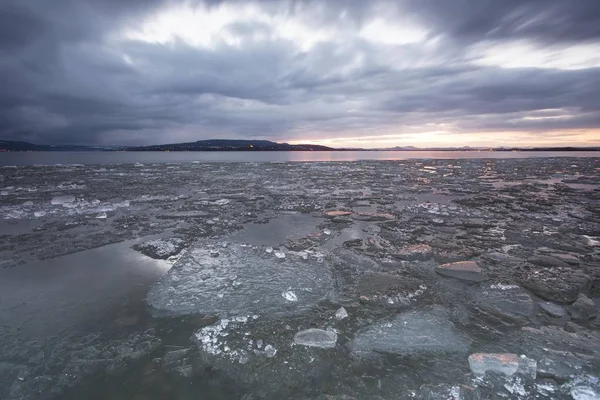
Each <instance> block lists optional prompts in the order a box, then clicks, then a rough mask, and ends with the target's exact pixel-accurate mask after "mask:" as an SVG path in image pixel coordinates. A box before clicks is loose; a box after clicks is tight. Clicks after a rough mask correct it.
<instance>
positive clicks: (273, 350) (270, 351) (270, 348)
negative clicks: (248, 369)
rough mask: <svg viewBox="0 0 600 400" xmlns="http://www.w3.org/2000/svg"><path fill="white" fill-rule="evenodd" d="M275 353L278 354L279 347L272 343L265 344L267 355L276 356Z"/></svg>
mask: <svg viewBox="0 0 600 400" xmlns="http://www.w3.org/2000/svg"><path fill="white" fill-rule="evenodd" d="M275 354H277V349H276V348H275V347H273V346H271V345H270V344H268V345H266V346H265V355H266V356H267V357H269V358H272V357H275Z"/></svg>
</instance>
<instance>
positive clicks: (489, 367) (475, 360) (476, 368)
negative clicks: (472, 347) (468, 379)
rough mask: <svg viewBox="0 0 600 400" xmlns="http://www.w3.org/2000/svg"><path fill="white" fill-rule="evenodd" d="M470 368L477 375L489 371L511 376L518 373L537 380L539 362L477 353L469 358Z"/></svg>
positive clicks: (523, 357)
mask: <svg viewBox="0 0 600 400" xmlns="http://www.w3.org/2000/svg"><path fill="white" fill-rule="evenodd" d="M469 367H470V368H471V372H473V373H474V374H475V375H485V373H486V372H488V371H493V372H499V373H501V374H504V375H507V376H511V375H514V374H516V373H518V374H520V375H524V376H526V377H528V378H532V379H535V376H536V370H537V362H536V361H535V360H533V359H531V358H527V357H526V356H524V355H522V356H521V357H519V356H517V355H516V354H510V353H475V354H471V355H470V356H469Z"/></svg>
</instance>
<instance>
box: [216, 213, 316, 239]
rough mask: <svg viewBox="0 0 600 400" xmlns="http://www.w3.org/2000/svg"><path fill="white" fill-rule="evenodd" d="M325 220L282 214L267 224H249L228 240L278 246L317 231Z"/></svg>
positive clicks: (304, 215)
mask: <svg viewBox="0 0 600 400" xmlns="http://www.w3.org/2000/svg"><path fill="white" fill-rule="evenodd" d="M323 221H324V220H323V219H322V218H316V217H313V216H311V215H308V214H281V215H278V216H277V217H275V218H273V219H271V220H270V221H269V222H267V223H265V224H259V223H253V224H248V225H247V226H246V227H245V228H244V229H242V230H241V231H239V232H236V233H234V234H232V235H230V236H229V237H227V238H226V240H227V241H231V242H239V243H247V244H250V245H253V246H276V245H278V244H283V242H284V241H285V240H286V239H291V240H294V239H299V238H301V237H304V236H306V235H308V234H310V233H312V232H314V231H316V229H317V225H319V224H320V223H322V222H323Z"/></svg>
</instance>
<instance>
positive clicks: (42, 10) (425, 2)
mask: <svg viewBox="0 0 600 400" xmlns="http://www.w3.org/2000/svg"><path fill="white" fill-rule="evenodd" d="M0 87H2V91H0V138H3V139H12V140H27V141H33V142H38V143H59V142H60V143H84V144H93V143H94V144H95V143H98V144H153V143H168V142H179V141H189V140H199V139H206V138H215V137H223V138H257V139H258V138H260V139H273V140H279V141H290V142H296V141H310V142H315V143H327V144H333V145H338V146H339V145H341V146H361V147H372V146H378V145H384V146H389V145H410V144H415V145H436V144H456V145H467V144H477V145H517V144H545V145H546V144H547V145H553V144H556V145H565V144H568V145H588V144H600V91H598V90H597V88H598V87H600V2H598V1H597V0H577V1H575V2H567V1H564V0H503V1H496V0H398V1H393V0H390V1H369V2H366V1H360V0H348V1H339V2H338V1H336V2H324V1H317V0H295V1H283V2H282V1H275V0H262V1H244V0H230V1H190V0H188V1H184V0H152V1H146V0H135V1H126V2H125V1H118V0H55V1H52V2H45V1H41V0H18V1H16V0H15V1H13V0H9V1H8V2H7V1H4V2H3V3H2V5H0Z"/></svg>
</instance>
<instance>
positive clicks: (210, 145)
mask: <svg viewBox="0 0 600 400" xmlns="http://www.w3.org/2000/svg"><path fill="white" fill-rule="evenodd" d="M358 150H362V151H600V146H591V147H570V146H568V147H496V148H487V147H485V148H484V147H470V146H464V147H427V148H419V147H414V146H402V147H401V146H396V147H389V148H378V149H362V148H333V147H327V146H321V145H316V144H289V143H278V142H272V141H269V140H235V139H208V140H199V141H196V142H186V143H172V144H158V145H150V146H85V145H65V144H58V145H45V144H33V143H29V142H23V141H10V140H0V152H6V151H358Z"/></svg>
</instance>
